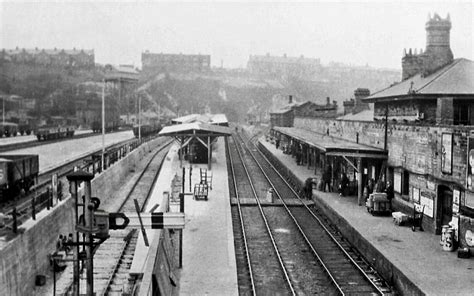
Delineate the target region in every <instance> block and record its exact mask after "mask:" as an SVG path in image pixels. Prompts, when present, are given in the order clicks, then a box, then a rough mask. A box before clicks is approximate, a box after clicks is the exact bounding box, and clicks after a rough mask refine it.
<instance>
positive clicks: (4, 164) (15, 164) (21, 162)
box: [0, 154, 39, 202]
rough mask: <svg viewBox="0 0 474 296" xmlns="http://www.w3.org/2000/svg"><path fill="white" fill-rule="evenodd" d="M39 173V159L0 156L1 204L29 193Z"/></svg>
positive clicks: (34, 155)
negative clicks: (21, 194) (22, 193)
mask: <svg viewBox="0 0 474 296" xmlns="http://www.w3.org/2000/svg"><path fill="white" fill-rule="evenodd" d="M38 172H39V158H38V155H37V154H31V155H0V202H5V201H7V200H10V199H13V198H15V197H17V196H18V195H20V193H21V192H22V191H23V192H24V193H25V194H26V193H28V192H29V191H30V189H31V187H32V186H33V185H34V184H35V181H36V180H37V178H38Z"/></svg>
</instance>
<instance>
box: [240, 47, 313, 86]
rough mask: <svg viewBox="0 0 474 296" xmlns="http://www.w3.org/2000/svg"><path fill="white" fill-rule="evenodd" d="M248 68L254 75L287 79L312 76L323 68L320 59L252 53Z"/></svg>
mask: <svg viewBox="0 0 474 296" xmlns="http://www.w3.org/2000/svg"><path fill="white" fill-rule="evenodd" d="M247 70H248V71H249V72H250V73H251V74H254V75H265V76H275V77H282V78H283V79H285V80H286V79H287V78H289V77H297V78H311V77H314V76H315V75H316V74H317V73H319V72H320V70H321V61H320V59H313V58H305V57H304V56H300V57H288V56H287V55H286V54H285V55H283V56H281V57H280V56H271V55H270V54H268V53H267V54H266V55H253V56H252V55H251V56H250V57H249V61H248V63H247Z"/></svg>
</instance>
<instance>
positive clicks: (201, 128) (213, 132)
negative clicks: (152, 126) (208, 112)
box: [158, 122, 231, 137]
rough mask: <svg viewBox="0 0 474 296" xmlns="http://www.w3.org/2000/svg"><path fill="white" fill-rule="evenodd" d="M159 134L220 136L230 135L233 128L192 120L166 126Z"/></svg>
mask: <svg viewBox="0 0 474 296" xmlns="http://www.w3.org/2000/svg"><path fill="white" fill-rule="evenodd" d="M158 135H159V136H172V137H180V136H184V137H189V136H204V137H208V136H210V137H219V136H230V135H231V130H230V129H229V128H228V127H225V126H219V125H214V124H207V123H203V122H192V123H183V124H177V125H170V126H165V127H164V128H163V129H162V130H161V131H160V133H159V134H158Z"/></svg>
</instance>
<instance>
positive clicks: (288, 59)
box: [249, 54, 321, 64]
mask: <svg viewBox="0 0 474 296" xmlns="http://www.w3.org/2000/svg"><path fill="white" fill-rule="evenodd" d="M253 61H257V62H277V63H289V64H292V63H299V64H320V63H321V61H320V59H315V58H305V57H304V56H303V55H301V56H299V57H289V56H287V55H286V54H285V55H283V56H271V55H270V54H266V55H251V56H250V58H249V62H253Z"/></svg>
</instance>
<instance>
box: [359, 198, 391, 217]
mask: <svg viewBox="0 0 474 296" xmlns="http://www.w3.org/2000/svg"><path fill="white" fill-rule="evenodd" d="M365 206H366V207H367V212H369V213H371V214H372V215H375V214H379V215H382V214H390V213H391V212H392V207H391V203H390V201H389V200H388V199H387V193H385V192H374V193H372V194H370V195H369V198H368V199H367V201H366V203H365Z"/></svg>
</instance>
